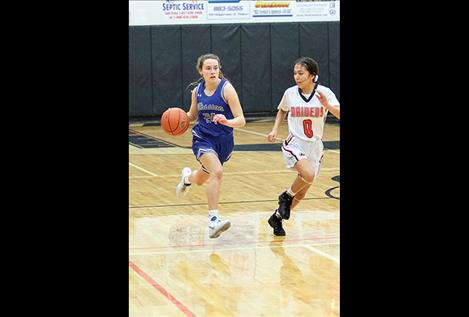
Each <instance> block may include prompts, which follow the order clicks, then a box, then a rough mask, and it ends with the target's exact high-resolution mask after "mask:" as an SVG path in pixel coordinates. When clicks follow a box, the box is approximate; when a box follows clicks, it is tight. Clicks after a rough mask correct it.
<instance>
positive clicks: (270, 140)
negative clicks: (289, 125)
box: [267, 130, 277, 143]
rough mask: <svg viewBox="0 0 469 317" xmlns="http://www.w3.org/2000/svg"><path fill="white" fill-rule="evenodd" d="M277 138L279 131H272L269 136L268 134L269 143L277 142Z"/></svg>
mask: <svg viewBox="0 0 469 317" xmlns="http://www.w3.org/2000/svg"><path fill="white" fill-rule="evenodd" d="M276 138H277V130H272V131H270V133H269V134H267V141H269V142H272V143H273V142H275V139H276Z"/></svg>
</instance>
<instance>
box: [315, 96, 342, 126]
mask: <svg viewBox="0 0 469 317" xmlns="http://www.w3.org/2000/svg"><path fill="white" fill-rule="evenodd" d="M316 94H317V96H318V98H319V101H320V102H321V104H322V105H323V106H324V108H326V109H327V110H329V111H330V112H331V113H332V114H333V115H334V117H336V118H337V119H340V105H339V104H338V102H336V101H337V99H336V98H335V97H334V98H330V99H331V100H335V101H333V103H335V104H331V102H330V100H329V99H328V98H327V96H326V95H325V94H324V93H323V92H321V91H319V90H317V91H316Z"/></svg>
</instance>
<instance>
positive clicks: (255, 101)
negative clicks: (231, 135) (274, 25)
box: [241, 24, 272, 112]
mask: <svg viewBox="0 0 469 317" xmlns="http://www.w3.org/2000/svg"><path fill="white" fill-rule="evenodd" d="M270 68H271V62H270V27H269V25H266V24H261V25H255V24H243V25H242V26H241V77H242V81H243V86H242V92H243V99H242V102H241V105H242V106H243V110H244V112H262V111H266V108H267V106H269V108H270V102H271V99H272V98H271V93H272V87H271V82H272V79H271V78H272V76H271V69H270ZM267 109H268V108H267Z"/></svg>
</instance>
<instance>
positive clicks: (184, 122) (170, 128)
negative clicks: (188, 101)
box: [161, 107, 189, 135]
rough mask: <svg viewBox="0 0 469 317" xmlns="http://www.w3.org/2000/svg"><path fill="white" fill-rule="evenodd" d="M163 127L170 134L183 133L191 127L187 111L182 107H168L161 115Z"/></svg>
mask: <svg viewBox="0 0 469 317" xmlns="http://www.w3.org/2000/svg"><path fill="white" fill-rule="evenodd" d="M161 127H162V128H163V130H164V131H165V132H166V133H168V134H170V135H181V134H183V133H184V132H186V131H187V129H188V128H189V118H188V117H187V113H186V112H185V111H184V110H183V109H181V108H176V107H175V108H168V109H167V110H166V111H165V112H163V115H162V116H161Z"/></svg>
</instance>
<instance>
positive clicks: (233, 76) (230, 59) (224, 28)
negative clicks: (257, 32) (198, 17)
mask: <svg viewBox="0 0 469 317" xmlns="http://www.w3.org/2000/svg"><path fill="white" fill-rule="evenodd" d="M211 34H212V53H214V54H216V55H217V56H218V57H220V61H221V66H222V72H223V74H225V75H226V77H227V78H228V79H229V80H230V82H231V84H232V85H233V86H234V87H235V89H236V92H237V93H238V97H239V100H240V101H241V100H243V90H242V89H241V87H242V81H241V26H240V25H239V24H228V25H225V24H214V25H212V33H211ZM241 105H242V104H241Z"/></svg>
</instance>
